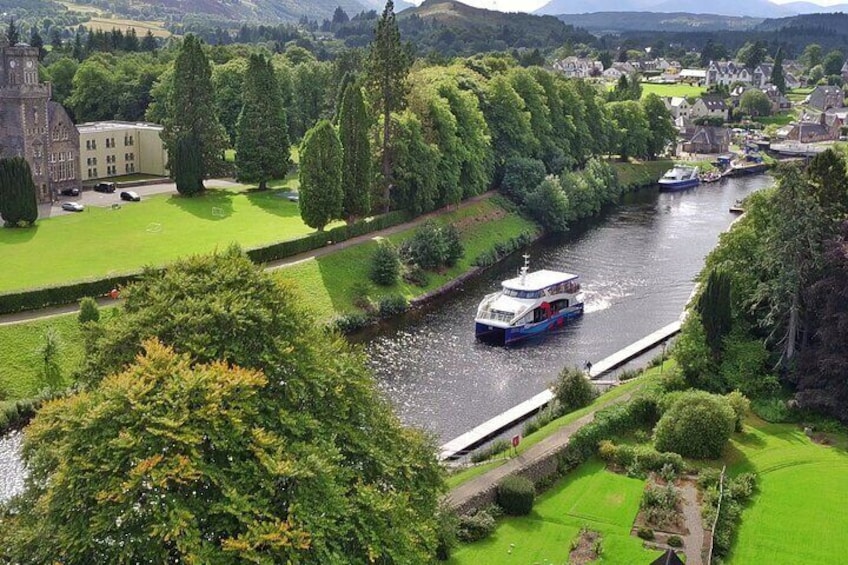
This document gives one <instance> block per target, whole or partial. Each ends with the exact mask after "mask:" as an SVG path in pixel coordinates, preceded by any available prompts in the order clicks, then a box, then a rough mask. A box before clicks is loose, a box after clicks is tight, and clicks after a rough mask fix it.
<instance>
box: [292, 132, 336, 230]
mask: <svg viewBox="0 0 848 565" xmlns="http://www.w3.org/2000/svg"><path fill="white" fill-rule="evenodd" d="M299 175H300V216H301V217H302V218H303V221H304V222H305V223H306V225H307V226H310V227H313V228H316V229H318V230H323V229H324V226H326V225H327V224H329V223H330V222H332V221H333V220H336V219H339V218H341V216H342V205H343V203H344V193H343V191H342V144H341V142H340V141H339V136H338V134H337V133H336V130H335V128H333V125H332V124H331V123H330V122H329V121H327V120H321V121H320V122H318V123H317V124H316V125H315V127H314V128H312V129H310V130H309V131H308V132H306V135H305V136H304V137H303V143H302V144H301V149H300V168H299Z"/></svg>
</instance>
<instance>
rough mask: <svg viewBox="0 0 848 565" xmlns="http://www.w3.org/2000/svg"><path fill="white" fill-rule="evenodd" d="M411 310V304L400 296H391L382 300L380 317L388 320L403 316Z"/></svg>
mask: <svg viewBox="0 0 848 565" xmlns="http://www.w3.org/2000/svg"><path fill="white" fill-rule="evenodd" d="M407 310H409V302H407V300H406V298H405V297H403V296H401V295H400V294H390V295H389V296H384V297H382V298H380V316H382V317H384V318H388V317H390V316H396V315H398V314H403V313H404V312H406V311H407Z"/></svg>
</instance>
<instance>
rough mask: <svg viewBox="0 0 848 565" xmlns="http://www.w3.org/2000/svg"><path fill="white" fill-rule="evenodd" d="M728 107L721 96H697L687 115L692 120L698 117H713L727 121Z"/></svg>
mask: <svg viewBox="0 0 848 565" xmlns="http://www.w3.org/2000/svg"><path fill="white" fill-rule="evenodd" d="M729 110H730V109H729V108H728V107H727V104H726V103H725V102H724V98H722V97H721V96H702V97H701V98H698V99H697V100H696V101H695V103H694V104H692V109H691V111H690V112H689V115H690V116H691V117H692V119H693V120H696V119H698V118H715V119H720V120H722V121H727V120H728V118H729Z"/></svg>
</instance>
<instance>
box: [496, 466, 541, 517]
mask: <svg viewBox="0 0 848 565" xmlns="http://www.w3.org/2000/svg"><path fill="white" fill-rule="evenodd" d="M535 497H536V489H535V487H534V486H533V483H532V482H531V481H530V479H526V478H524V477H519V476H517V475H510V476H508V477H506V478H505V479H503V480H502V481H501V482H500V483H498V493H497V500H498V505H499V506H500V507H501V508H503V510H504V512H505V513H507V514H509V515H511V516H526V515H527V514H529V513H530V511H531V510H533V499H534V498H535Z"/></svg>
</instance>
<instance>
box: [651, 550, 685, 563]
mask: <svg viewBox="0 0 848 565" xmlns="http://www.w3.org/2000/svg"><path fill="white" fill-rule="evenodd" d="M651 565H683V561H681V560H680V558H679V557H678V556H677V554H676V553H675V552H674V550H673V549H666V550H665V553H663V554H662V555H660V556H659V557H657V558H656V559H655V560H654V561H652V562H651Z"/></svg>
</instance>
